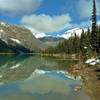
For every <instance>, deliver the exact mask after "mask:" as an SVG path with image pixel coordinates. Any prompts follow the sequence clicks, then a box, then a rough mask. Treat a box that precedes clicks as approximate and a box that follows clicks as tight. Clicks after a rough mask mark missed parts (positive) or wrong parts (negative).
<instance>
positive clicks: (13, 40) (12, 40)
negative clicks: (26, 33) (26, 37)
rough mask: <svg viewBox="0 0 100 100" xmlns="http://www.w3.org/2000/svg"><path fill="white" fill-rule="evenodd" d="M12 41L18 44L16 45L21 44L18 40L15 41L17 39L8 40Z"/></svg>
mask: <svg viewBox="0 0 100 100" xmlns="http://www.w3.org/2000/svg"><path fill="white" fill-rule="evenodd" d="M10 39H11V40H12V41H14V42H16V43H18V44H20V43H21V42H20V41H19V40H17V39H14V38H10Z"/></svg>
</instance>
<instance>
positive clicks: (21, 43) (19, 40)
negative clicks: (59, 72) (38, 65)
mask: <svg viewBox="0 0 100 100" xmlns="http://www.w3.org/2000/svg"><path fill="white" fill-rule="evenodd" d="M0 43H1V45H0V51H3V49H5V47H6V49H8V51H9V50H10V51H15V52H19V53H20V52H23V53H24V52H25V53H26V52H27V53H29V52H39V51H40V49H42V48H44V44H43V43H42V42H41V41H40V40H38V39H36V38H35V37H34V36H33V34H32V33H31V31H30V30H28V29H26V28H25V27H22V26H17V25H10V24H6V23H4V22H1V23H0Z"/></svg>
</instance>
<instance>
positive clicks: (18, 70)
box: [0, 55, 90, 100]
mask: <svg viewBox="0 0 100 100" xmlns="http://www.w3.org/2000/svg"><path fill="white" fill-rule="evenodd" d="M75 63H77V62H76V61H72V60H63V59H55V58H49V57H48V58H47V57H46V58H45V57H41V56H38V55H34V56H28V55H23V56H0V84H1V85H0V100H18V99H19V100H55V99H57V100H66V99H68V100H90V99H89V97H88V95H86V93H85V92H84V91H83V89H80V90H79V91H77V92H76V91H75V88H76V87H77V86H80V85H81V84H82V83H81V77H80V76H77V77H75V76H74V75H71V74H70V73H69V72H68V69H69V67H70V66H72V65H73V64H75Z"/></svg>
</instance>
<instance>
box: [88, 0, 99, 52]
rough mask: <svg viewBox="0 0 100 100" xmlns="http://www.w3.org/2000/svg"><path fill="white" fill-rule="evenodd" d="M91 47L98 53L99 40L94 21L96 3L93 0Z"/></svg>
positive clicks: (95, 21)
mask: <svg viewBox="0 0 100 100" xmlns="http://www.w3.org/2000/svg"><path fill="white" fill-rule="evenodd" d="M90 42H91V46H92V49H93V50H94V51H96V52H99V49H100V45H99V44H100V43H99V42H100V39H99V33H98V31H97V20H96V1H95V0H93V12H92V33H91V39H90Z"/></svg>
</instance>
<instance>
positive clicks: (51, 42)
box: [39, 36, 64, 46]
mask: <svg viewBox="0 0 100 100" xmlns="http://www.w3.org/2000/svg"><path fill="white" fill-rule="evenodd" d="M39 40H40V41H42V42H43V43H45V45H47V46H56V45H57V44H58V43H59V42H61V41H63V40H64V38H62V37H53V36H46V37H43V38H39Z"/></svg>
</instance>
